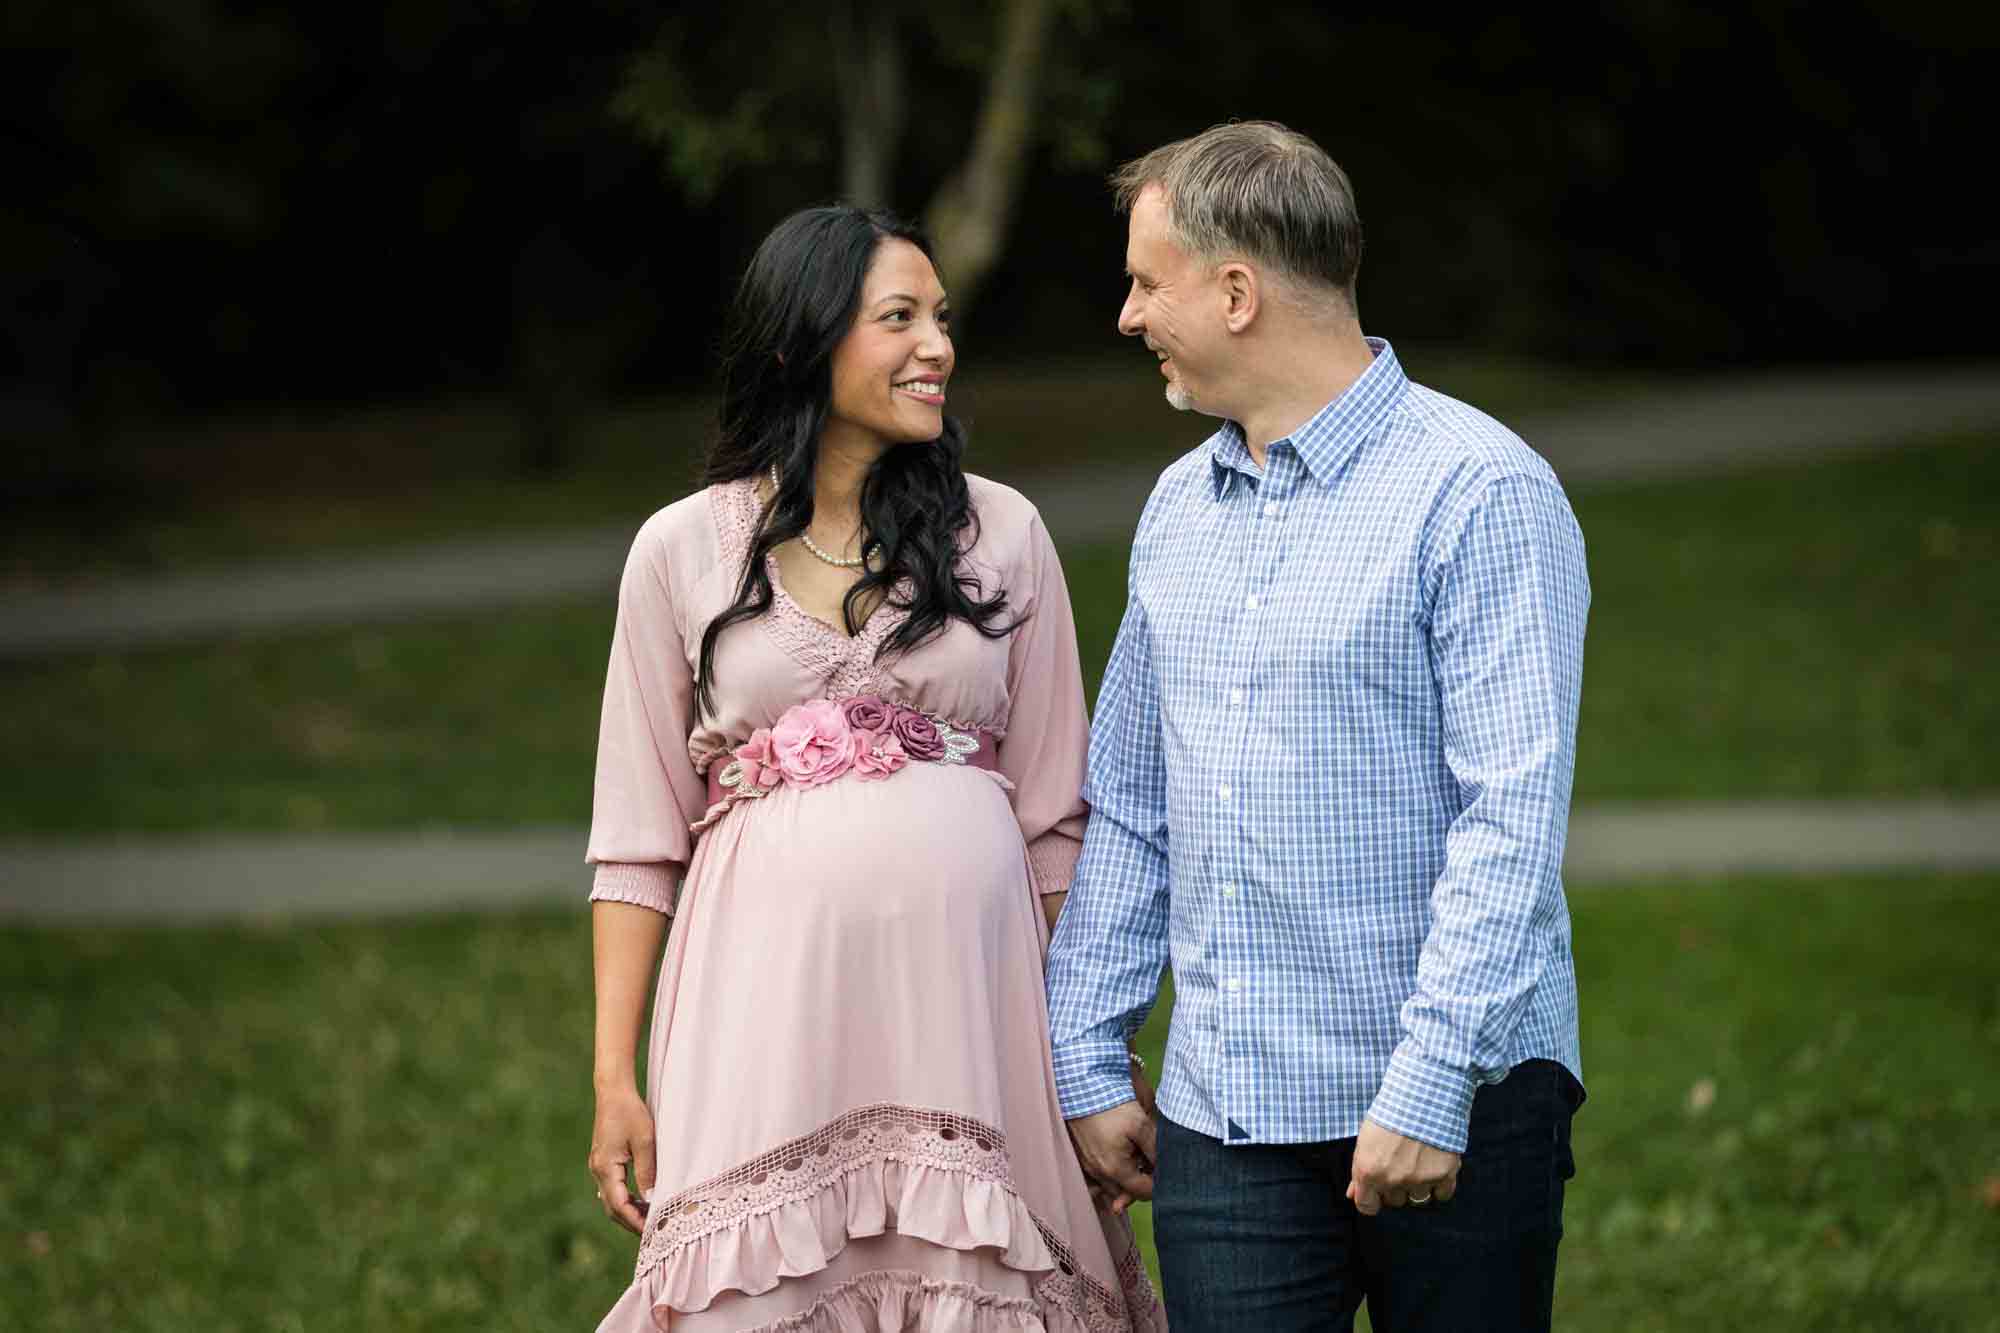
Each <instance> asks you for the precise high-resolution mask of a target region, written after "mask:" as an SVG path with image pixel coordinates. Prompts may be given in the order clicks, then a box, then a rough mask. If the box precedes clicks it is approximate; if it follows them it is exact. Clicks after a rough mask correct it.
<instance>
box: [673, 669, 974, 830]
mask: <svg viewBox="0 0 2000 1333" xmlns="http://www.w3.org/2000/svg"><path fill="white" fill-rule="evenodd" d="M906 764H966V765H969V766H971V767H973V768H982V769H985V770H987V771H989V772H992V773H994V775H995V776H996V777H997V776H998V772H999V763H998V761H997V760H996V758H995V756H994V744H993V734H992V733H991V732H989V731H983V730H975V731H960V730H959V729H958V728H956V727H953V726H950V725H948V724H947V723H944V722H941V721H939V720H938V719H937V718H935V717H932V716H931V715H930V714H929V713H924V712H920V711H918V710H917V709H914V708H910V707H907V706H906V705H903V704H899V703H893V702H891V701H890V700H887V699H884V698H881V697H879V696H877V695H873V694H862V695H856V696H855V697H854V698H852V699H842V700H839V701H835V700H832V699H814V700H811V701H809V702H807V703H802V704H793V705H792V706H791V707H790V708H788V709H786V710H785V715H784V716H783V717H781V718H779V719H778V721H777V724H776V725H775V726H771V727H768V728H767V727H759V728H757V730H755V731H753V732H751V733H750V739H749V740H748V741H746V742H744V743H743V744H742V745H739V746H737V747H736V748H735V750H733V751H731V752H730V756H729V759H728V760H727V761H726V762H723V761H721V760H719V759H718V761H717V762H715V763H713V764H710V765H709V769H708V814H707V816H706V817H705V818H704V819H703V820H702V821H701V823H700V824H699V825H697V826H696V827H697V829H700V828H706V827H707V826H708V825H710V824H713V823H714V822H715V821H716V820H717V819H718V818H719V817H721V815H722V814H723V813H724V811H726V810H727V809H728V808H729V807H730V806H732V805H735V804H736V803H737V802H739V801H747V800H754V799H756V798H757V797H760V796H765V795H768V794H770V793H771V792H773V791H775V790H777V789H778V788H779V787H781V786H784V787H817V786H820V785H821V784H823V783H828V782H832V781H833V780H834V779H835V778H840V777H845V776H847V775H848V774H849V773H852V774H853V775H854V776H855V777H857V778H859V779H861V780H862V781H864V782H879V781H881V780H882V779H883V778H886V777H888V776H889V775H890V774H892V773H894V772H896V771H897V770H899V769H901V768H902V767H903V766H904V765H906ZM1002 785H1005V784H1004V783H1003V784H1002Z"/></svg>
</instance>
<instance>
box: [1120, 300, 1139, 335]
mask: <svg viewBox="0 0 2000 1333" xmlns="http://www.w3.org/2000/svg"><path fill="white" fill-rule="evenodd" d="M1118 331H1119V332H1120V333H1122V334H1124V335H1125V336H1126V337H1128V338H1136V337H1138V336H1139V335H1140V334H1142V333H1144V332H1145V331H1146V321H1145V319H1144V318H1143V316H1142V315H1141V313H1140V308H1139V293H1137V292H1128V293H1126V295H1125V304H1124V305H1123V306H1121V307H1120V308H1119V311H1118Z"/></svg>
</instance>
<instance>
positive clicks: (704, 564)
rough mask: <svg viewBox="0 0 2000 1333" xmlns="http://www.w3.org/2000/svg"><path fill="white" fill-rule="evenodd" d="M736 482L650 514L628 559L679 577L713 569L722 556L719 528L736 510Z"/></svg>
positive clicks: (706, 489) (706, 488)
mask: <svg viewBox="0 0 2000 1333" xmlns="http://www.w3.org/2000/svg"><path fill="white" fill-rule="evenodd" d="M740 489H742V483H740V482H724V483H722V484H721V485H717V486H704V487H702V488H701V489H700V490H697V491H695V492H694V493H693V494H691V495H684V496H682V497H681V498H680V499H678V500H676V501H674V502H673V503H672V504H669V505H665V506H663V507H661V508H659V509H656V510H654V511H653V515H652V517H650V518H648V519H647V520H646V521H645V522H644V523H641V524H640V525H639V531H638V534H637V535H636V536H634V537H633V539H632V559H633V560H640V559H644V560H646V561H647V562H649V563H654V564H657V565H659V566H660V567H661V568H663V569H672V570H675V571H677V572H679V573H680V574H681V575H682V576H683V577H685V576H686V575H688V574H691V573H699V572H700V571H701V570H703V569H706V568H708V567H709V566H712V565H714V564H715V563H716V562H717V561H718V560H719V559H720V558H721V555H722V537H721V531H722V526H723V525H724V524H725V523H727V522H729V521H730V520H731V519H732V518H733V517H734V511H735V509H736V508H738V507H739V506H736V505H734V504H732V503H731V501H733V500H734V499H736V498H737V497H736V496H735V495H734V494H733V492H734V491H736V490H740Z"/></svg>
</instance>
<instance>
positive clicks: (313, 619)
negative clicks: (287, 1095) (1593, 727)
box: [0, 366, 2000, 922]
mask: <svg viewBox="0 0 2000 1333" xmlns="http://www.w3.org/2000/svg"><path fill="white" fill-rule="evenodd" d="M1519 424H1520V429H1521V433H1522V435H1523V436H1524V437H1525V438H1526V439H1527V440H1528V441H1529V443H1531V444H1532V445H1534V446H1535V447H1536V448H1537V449H1538V450H1540V451H1541V453H1542V454H1543V455H1544V456H1545V457H1546V458H1548V459H1549V461H1550V462H1551V463H1552V464H1554V466H1555V467H1556V469H1557V471H1558V472H1559V473H1560V474H1561V475H1562V477H1563V480H1564V482H1565V484H1566V485H1568V486H1569V487H1571V488H1572V489H1585V488H1588V487H1591V486H1594V485H1599V484H1606V483H1612V482H1618V481H1630V480H1638V479H1643V478H1650V477H1661V476H1671V475H1676V474H1696V473H1702V472H1715V471H1723V470H1728V469H1731V468H1737V467H1745V466H1753V465H1756V464H1759V463H1764V462H1771V461H1780V460H1784V459H1787V458H1803V457H1808V456H1818V455H1826V454H1832V453H1837V452H1842V451H1848V450H1855V449H1862V448H1867V447H1870V446H1876V445H1879V444H1880V443H1881V442H1882V441H1883V440H1885V439H1896V438H1906V437H1908V436H1910V435H1911V434H1913V433H1916V432H1918V431H1922V432H1925V433H1930V432H1943V431H1972V430H2000V367H1993V366H1971V367H1964V368H1959V369H1936V368H1931V369H1922V370H1918V369H1904V370H1894V371H1883V372H1878V373H1870V374H1861V373H1843V374H1841V375H1839V376H1838V377H1835V378H1828V377H1825V376H1770V377H1761V378H1743V379H1732V380H1729V381H1718V382H1716V383H1714V384H1711V385H1708V386H1700V385H1693V386H1688V387H1685V388H1682V389H1679V390H1676V391H1674V392H1672V393H1670V394H1655V395H1650V396H1646V397H1641V398H1633V399H1627V400H1623V401H1620V402H1617V403H1613V404H1606V405H1603V406H1600V407H1595V408H1590V409H1586V410H1581V411H1575V412H1569V413H1564V414H1562V415H1557V416H1551V417H1548V418H1546V419H1542V420H1532V419H1531V420H1527V421H1524V422H1522V423H1519ZM1157 470H1158V469H1157V468H1156V467H1146V468H1138V469H1135V468H1131V467H1113V468H1099V469H1087V468H1084V469H1076V470H1073V471H1068V472H1064V473H1060V474H1044V475H1040V476H1037V477H1033V478H1011V479H1010V480H1014V481H1016V482H1017V484H1021V485H1023V488H1024V489H1026V490H1027V491H1028V492H1029V493H1030V495H1031V496H1032V498H1033V499H1034V500H1035V502H1036V504H1037V505H1038V506H1039V507H1040V508H1041V510H1042V513H1043V515H1044V517H1045V519H1046V520H1047V522H1048V525H1049V528H1050V530H1051V531H1052V532H1053V533H1054V534H1055V536H1056V537H1057V539H1058V540H1059V541H1063V542H1066V543H1076V542H1083V541H1091V540H1100V539H1118V538H1123V537H1125V536H1126V535H1128V534H1129V533H1130V531H1131V528H1132V525H1133V523H1134V522H1135V521H1136V519H1137V516H1138V512H1139V507H1140V505H1141V504H1142V502H1143V501H1144V499H1145V497H1146V494H1147V492H1148V491H1149V489H1150V487H1151V484H1152V480H1153V477H1154V475H1155V474H1156V473H1157ZM630 539H631V533H630V531H629V530H628V529H626V528H624V527H620V528H617V529H615V530H603V529H599V530H590V531H582V532H575V533H571V534H567V535H560V536H554V537H546V538H540V539H536V540H532V541H462V542H451V543H443V544H439V545H437V546H433V547H427V548H423V549H418V550H410V551H402V552H393V553H385V554H381V555H373V556H362V557H356V556H353V555H351V554H350V555H338V556H328V557H326V558H324V559H318V560H301V561H295V562H288V563H283V564H271V565H265V566H256V567H250V568H237V569H227V570H216V571H212V572H208V573H195V574H188V575H182V576H178V577H172V578H161V579H150V580H144V581H133V582H130V583H126V584H122V585H111V586H104V587H97V588H92V589H89V590H84V591H77V592H69V593H54V594H33V595H20V594H9V595H4V596H0V658H5V657H15V658H19V657H32V656H37V655H42V654H47V653H56V652H65V651H74V650H78V649H91V648H114V647H124V646H131V645H138V644H146V643H160V642H171V641H176V640H188V639H199V638H202V637H206V636H211V635H214V634H217V633H231V632H243V631H258V630H278V629H287V628H294V627H300V626H308V625H314V624H328V623H343V622H351V621H356V620H363V619H366V620H383V619H394V618H397V617H403V616H420V615H427V614H433V613H435V612H437V611H440V610H445V609H455V610H463V609H466V608H470V607H478V606H493V605H503V604H508V603H519V602H523V601H533V600H545V599H549V598H558V597H568V596H579V595H584V596H587V595H591V594H603V595H607V596H608V595H609V591H610V589H611V588H612V587H613V586H615V582H616V578H617V571H618V568H619V565H620V562H621V560H622V558H623V554H624V550H625V547H626V545H627V544H628V542H629V541H630ZM583 845H584V832H583V830H581V829H576V828H543V829H525V830H512V831H505V832H491V833H488V832H472V831H443V832H435V833H419V834H375V835H369V834H357V835H339V836H321V837H293V836H269V837H255V836H223V837H213V836H210V837H193V838H144V839H141V838H111V839H106V840H103V841H90V842H53V841H40V840H27V841H17V842H11V843H0V922H27V921H40V922H80V921H86V920H120V921H135V922H136V921H184V922H193V921H207V920H221V919H260V918H289V917H297V916H321V915H365V914H376V913H389V912H408V911H431V910H443V909H448V908H464V907H497V906H513V905H525V904H530V903H536V902H557V901H568V902H576V901H578V900H580V898H581V897H582V894H583V892H584V887H585V884H586V877H585V872H584V869H583V866H582V864H581V858H582V849H583ZM1993 867H2000V797H1989V798H1983V799H1975V800H1961V801H1952V800H1939V801H1912V802H1836V803H1824V804H1811V803H1806V804H1799V803H1751V804H1739V805H1699V804H1687V805H1648V806H1632V807H1597V808H1586V809H1581V810H1578V811H1577V812H1576V813H1575V815H1574V817H1573V818H1572V820H1571V823H1570V839H1569V855H1568V858H1567V860H1566V862H1565V866H1564V869H1565V873H1566V876H1567V877H1568V879H1569V880H1570V882H1572V883H1578V884H1597V883H1620V882H1629V881H1632V880H1635V879H1649V878H1660V877H1667V876H1688V875H1709V874H1727V873H1738V872H1745V871H1836V870H1921V869H1977V868H1993Z"/></svg>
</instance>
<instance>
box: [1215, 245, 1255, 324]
mask: <svg viewBox="0 0 2000 1333" xmlns="http://www.w3.org/2000/svg"><path fill="white" fill-rule="evenodd" d="M1216 277H1217V279H1218V280H1219V281H1220V282H1221V285H1222V301H1223V306H1222V322H1223V323H1224V325H1226V326H1227V327H1228V329H1229V331H1230V332H1231V333H1241V332H1243V331H1244V330H1245V329H1247V328H1249V327H1250V325H1251V323H1252V322H1253V321H1254V320H1255V319H1256V318H1257V312H1258V311H1259V310H1261V309H1262V308H1263V304H1264V291H1263V284H1262V283H1261V282H1260V281H1259V279H1258V277H1257V270H1256V269H1254V268H1251V267H1250V266H1249V265H1248V264H1245V263H1241V262H1239V261H1236V260H1231V261H1230V262H1228V263H1226V264H1224V265H1223V266H1222V267H1221V268H1220V269H1218V270H1217V271H1216Z"/></svg>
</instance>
